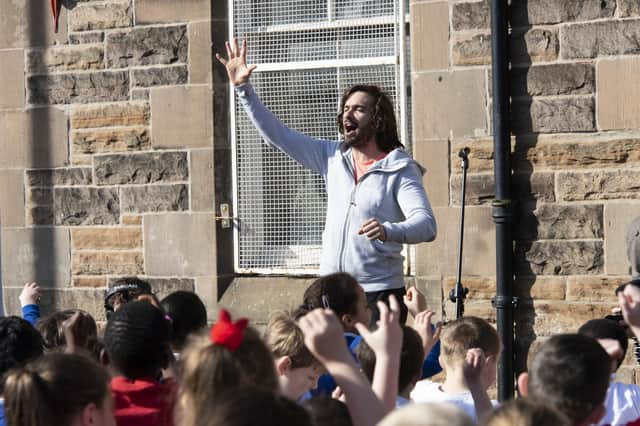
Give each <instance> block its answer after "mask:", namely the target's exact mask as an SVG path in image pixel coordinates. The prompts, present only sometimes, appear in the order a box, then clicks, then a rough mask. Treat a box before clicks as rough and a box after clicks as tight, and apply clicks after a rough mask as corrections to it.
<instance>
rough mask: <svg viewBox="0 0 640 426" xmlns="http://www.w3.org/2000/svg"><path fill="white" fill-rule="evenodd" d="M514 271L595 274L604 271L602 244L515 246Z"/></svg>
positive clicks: (548, 243) (565, 242)
mask: <svg viewBox="0 0 640 426" xmlns="http://www.w3.org/2000/svg"><path fill="white" fill-rule="evenodd" d="M514 258H515V260H516V264H517V266H516V271H521V272H525V273H531V272H533V273H534V274H536V275H596V274H602V272H603V271H604V247H603V242H602V241H534V242H532V243H517V244H516V249H515V255H514Z"/></svg>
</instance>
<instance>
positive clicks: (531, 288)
mask: <svg viewBox="0 0 640 426" xmlns="http://www.w3.org/2000/svg"><path fill="white" fill-rule="evenodd" d="M566 289H567V279H566V278H565V277H558V276H548V277H544V276H534V275H531V276H518V277H516V279H515V281H514V292H513V293H514V295H515V296H518V297H520V298H523V299H548V300H564V299H565V293H566Z"/></svg>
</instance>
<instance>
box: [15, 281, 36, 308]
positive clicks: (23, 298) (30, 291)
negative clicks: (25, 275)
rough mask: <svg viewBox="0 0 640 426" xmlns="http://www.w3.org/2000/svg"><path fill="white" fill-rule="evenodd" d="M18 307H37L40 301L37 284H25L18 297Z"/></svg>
mask: <svg viewBox="0 0 640 426" xmlns="http://www.w3.org/2000/svg"><path fill="white" fill-rule="evenodd" d="M18 299H19V300H20V306H22V307H23V308H24V307H25V306H27V305H37V304H38V302H39V301H40V286H38V284H37V283H26V284H25V285H24V288H23V289H22V291H21V292H20V295H19V296H18Z"/></svg>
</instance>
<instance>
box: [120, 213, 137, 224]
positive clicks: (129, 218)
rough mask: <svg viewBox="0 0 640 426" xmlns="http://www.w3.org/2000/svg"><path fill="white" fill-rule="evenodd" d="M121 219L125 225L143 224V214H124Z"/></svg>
mask: <svg viewBox="0 0 640 426" xmlns="http://www.w3.org/2000/svg"><path fill="white" fill-rule="evenodd" d="M120 221H121V222H122V224H123V225H142V216H141V215H133V214H132V215H129V214H123V215H122V217H121V218H120Z"/></svg>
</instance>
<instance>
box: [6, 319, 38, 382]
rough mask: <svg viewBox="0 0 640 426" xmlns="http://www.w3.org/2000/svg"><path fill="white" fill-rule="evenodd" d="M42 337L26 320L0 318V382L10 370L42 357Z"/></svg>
mask: <svg viewBox="0 0 640 426" xmlns="http://www.w3.org/2000/svg"><path fill="white" fill-rule="evenodd" d="M43 347H44V343H43V341H42V336H41V335H40V333H38V331H37V330H36V329H35V328H33V326H32V325H31V324H29V322H27V321H26V320H24V319H22V318H20V317H16V316H10V317H2V318H0V381H1V379H2V377H3V376H4V375H5V374H6V373H7V372H8V371H9V370H11V369H12V368H16V367H21V366H23V365H25V364H26V363H27V362H29V361H31V360H33V359H35V358H37V357H39V356H40V355H42V352H43Z"/></svg>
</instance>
